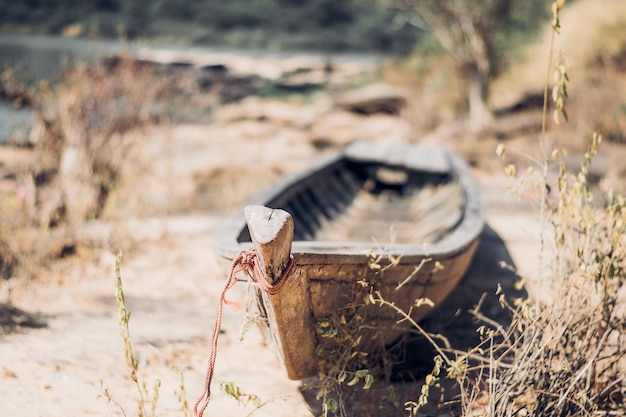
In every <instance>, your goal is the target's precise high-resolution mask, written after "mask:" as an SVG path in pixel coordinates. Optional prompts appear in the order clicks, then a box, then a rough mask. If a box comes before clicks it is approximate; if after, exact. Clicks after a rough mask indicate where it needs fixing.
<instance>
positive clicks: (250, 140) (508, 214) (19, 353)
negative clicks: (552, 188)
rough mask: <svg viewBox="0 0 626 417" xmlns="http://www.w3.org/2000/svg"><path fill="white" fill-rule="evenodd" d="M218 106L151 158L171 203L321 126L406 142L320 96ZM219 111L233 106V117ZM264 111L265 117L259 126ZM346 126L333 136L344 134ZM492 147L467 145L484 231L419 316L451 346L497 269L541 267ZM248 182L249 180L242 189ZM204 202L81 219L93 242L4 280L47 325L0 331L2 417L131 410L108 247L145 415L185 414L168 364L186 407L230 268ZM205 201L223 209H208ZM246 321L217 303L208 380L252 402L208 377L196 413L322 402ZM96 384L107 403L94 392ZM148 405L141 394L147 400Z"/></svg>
mask: <svg viewBox="0 0 626 417" xmlns="http://www.w3.org/2000/svg"><path fill="white" fill-rule="evenodd" d="M320 109H321V110H320ZM222 111H223V113H222V116H223V117H222V118H221V119H220V120H221V121H220V122H219V123H215V124H213V125H208V126H196V125H187V126H177V127H173V128H172V129H171V130H168V132H167V134H168V135H169V137H170V140H169V142H168V147H167V151H166V152H165V153H163V154H161V158H160V162H161V163H165V165H167V166H168V167H169V168H168V171H167V173H166V174H167V177H168V181H167V182H166V183H165V185H163V188H162V189H161V190H160V191H161V192H162V193H167V194H169V195H171V196H172V197H171V198H172V199H173V198H184V196H186V195H188V194H189V193H191V192H193V189H194V184H195V183H194V181H197V178H198V176H202V175H203V173H204V174H206V173H207V172H214V171H211V170H215V169H218V168H221V169H223V170H226V169H231V170H234V171H235V172H236V173H238V176H239V177H245V176H248V177H250V178H254V181H252V183H253V187H256V186H259V187H260V186H261V185H267V184H269V183H272V182H273V181H274V180H275V179H276V177H277V176H279V175H281V174H284V173H289V172H293V171H295V170H297V169H301V168H303V167H305V166H306V165H308V164H309V163H310V162H311V161H312V160H314V159H316V158H317V157H319V156H320V155H319V154H320V151H318V150H315V148H314V147H313V146H311V140H312V139H314V138H316V137H325V136H328V135H329V134H328V131H331V132H333V131H334V132H336V131H341V129H343V131H345V132H349V134H350V135H361V137H366V138H369V139H373V140H403V139H404V138H406V136H407V135H408V133H409V130H410V129H409V127H408V125H407V123H406V121H404V120H403V119H401V118H398V117H391V116H374V117H371V118H361V119H358V120H356V122H357V123H354V122H355V120H354V119H350V118H351V117H356V116H346V117H344V118H343V119H341V118H338V117H337V116H336V113H334V112H332V111H329V107H328V106H326V105H322V106H321V107H319V106H318V107H315V108H309V107H306V106H304V107H302V108H298V107H295V106H294V105H292V104H290V103H285V102H282V103H274V104H272V105H269V104H267V103H260V102H259V101H255V100H254V99H251V100H247V101H244V102H243V103H240V104H238V105H237V107H236V108H232V107H231V108H224V109H223V110H222ZM229 111H230V112H233V113H232V114H231V115H230V116H228V112H229ZM259 113H265V114H266V117H259ZM267 114H269V116H267ZM241 115H246V116H245V117H243V118H242V117H241ZM268 119H269V120H272V121H273V123H267V120H268ZM350 126H352V127H353V128H354V129H352V130H351V129H349V127H350ZM324 129H326V131H324ZM312 132H313V133H312ZM355 132H356V133H355ZM346 134H348V133H344V137H343V139H342V141H341V142H348V141H350V140H351V139H352V137H347V138H346V137H345V135H346ZM390 138H392V139H390ZM492 145H493V143H491V142H485V143H478V144H475V146H474V148H473V149H472V150H471V152H467V149H465V153H464V156H466V157H468V158H470V159H472V160H473V161H474V162H476V161H479V162H480V163H479V164H477V166H478V167H477V168H476V170H475V174H476V177H477V179H478V181H479V184H480V186H481V191H482V193H483V198H484V201H485V207H486V214H487V223H488V227H487V228H486V229H485V232H484V233H483V239H482V243H481V245H480V248H479V250H478V253H477V255H476V258H475V260H474V262H473V264H472V267H471V268H470V271H469V272H468V274H467V276H466V277H465V278H464V280H463V282H462V283H461V285H460V286H459V287H458V288H457V290H456V291H455V292H454V293H453V294H452V295H451V297H450V299H449V300H448V301H447V302H446V303H445V305H442V306H440V308H439V310H438V311H436V312H435V313H434V314H432V315H431V317H430V318H429V319H428V320H427V322H426V326H427V327H429V326H430V328H433V329H437V330H441V329H442V328H443V327H445V329H444V330H443V331H445V332H448V333H447V334H448V335H449V336H450V337H451V338H452V339H455V340H456V341H457V343H460V344H461V345H462V344H463V343H466V344H468V345H469V344H470V343H471V342H472V340H473V339H472V338H473V337H475V332H474V327H473V326H474V324H472V322H471V319H469V318H468V317H467V315H465V316H463V315H461V316H460V318H459V317H457V318H454V319H453V316H455V313H456V312H457V310H458V309H460V310H462V311H463V312H464V311H466V310H467V309H469V308H471V307H473V305H474V304H475V303H476V302H477V301H478V299H479V298H480V296H481V295H482V294H483V293H484V292H486V293H488V294H490V297H489V298H488V300H487V301H486V303H485V309H486V313H487V314H490V315H495V316H498V314H501V312H500V310H499V307H498V306H497V302H495V295H494V293H495V290H496V288H497V285H498V284H501V285H502V286H503V287H504V288H505V290H510V291H513V290H512V288H513V282H514V281H515V279H516V277H515V276H514V275H513V274H511V273H510V272H507V271H506V270H504V269H502V268H501V266H500V262H501V261H504V262H507V263H508V264H513V265H515V266H516V267H517V268H518V269H519V270H520V271H521V272H522V273H525V274H532V273H533V272H536V269H537V268H538V262H537V259H538V256H537V254H538V250H539V245H538V235H539V234H538V224H537V221H536V216H535V215H534V213H533V212H532V210H531V209H530V207H529V206H528V205H526V204H525V203H518V202H517V201H515V199H513V198H512V197H511V196H509V194H508V193H507V192H506V190H505V189H506V186H507V184H508V179H507V178H506V177H505V176H504V175H503V174H502V173H501V169H500V165H499V162H497V160H496V159H495V155H494V152H493V149H494V147H493V146H492ZM494 161H495V162H494ZM250 191H254V190H245V192H250ZM203 198H204V199H205V200H207V201H204V203H203V204H204V205H202V204H200V205H199V206H200V209H197V210H191V211H186V212H184V213H182V214H181V213H180V212H178V214H174V215H168V216H166V215H159V216H154V217H147V218H146V217H143V216H138V217H136V218H132V217H130V218H126V220H124V221H116V222H108V223H107V222H100V223H91V224H87V225H86V226H85V233H86V234H87V235H91V236H98V238H97V239H96V238H93V237H92V239H93V241H94V242H96V241H97V242H100V243H97V242H96V243H94V244H93V247H92V248H90V249H87V250H85V251H83V252H80V253H79V256H72V257H68V258H65V259H61V260H59V261H57V262H55V263H53V264H52V265H51V266H50V267H49V268H48V269H47V270H46V271H45V272H44V273H42V274H41V276H40V277H38V278H37V279H35V280H33V281H23V280H17V281H16V280H13V281H10V282H2V283H0V285H1V286H2V287H1V290H2V292H1V295H2V297H3V298H2V299H0V302H4V303H5V305H7V304H8V303H10V304H11V305H12V306H15V307H17V308H19V309H22V310H24V311H25V312H27V313H29V314H33V315H34V316H32V317H33V319H35V320H38V321H39V322H42V323H45V324H46V326H45V327H41V328H28V327H23V328H20V329H18V330H17V331H15V332H13V333H10V334H4V335H1V336H0V415H3V416H23V417H30V416H33V417H34V416H46V417H55V416H59V417H67V416H78V415H81V416H89V415H94V416H121V415H125V416H132V415H136V410H137V398H138V396H137V391H136V388H135V386H134V385H133V384H132V382H131V381H130V379H129V377H128V371H127V367H126V364H125V358H124V345H123V342H122V339H121V337H120V330H119V327H118V317H117V310H116V306H115V286H114V282H115V273H114V267H115V253H116V252H117V250H119V249H120V248H122V249H123V250H124V256H123V261H122V277H123V280H124V289H125V293H126V298H127V304H128V307H129V309H130V311H131V312H132V316H131V322H130V330H131V337H132V343H133V348H134V349H135V354H136V356H137V357H138V360H139V369H140V371H139V376H140V379H141V381H143V382H145V383H146V384H147V386H148V390H149V391H150V392H151V391H152V388H151V387H152V386H153V385H154V383H155V381H157V380H160V381H161V387H160V389H159V393H160V398H159V399H158V401H157V402H156V404H155V407H156V412H155V415H159V416H181V415H183V413H182V411H181V407H182V405H181V402H180V401H179V399H178V396H179V394H181V389H180V381H179V379H178V376H177V374H176V373H175V372H174V371H173V370H172V366H176V367H178V368H179V369H182V370H183V371H184V378H185V383H184V388H185V390H186V392H185V393H182V394H183V396H184V397H185V398H186V400H187V401H188V402H189V404H190V405H192V404H193V402H194V401H195V399H196V398H197V396H198V395H199V394H200V393H201V390H202V385H203V378H204V372H205V364H206V361H207V357H208V353H209V346H208V342H209V335H210V331H211V326H212V323H213V320H214V317H215V311H216V306H217V304H216V303H217V299H218V294H219V293H220V291H221V289H222V287H223V284H224V281H225V278H226V271H227V267H228V265H227V263H226V262H225V261H223V260H222V259H220V258H219V257H218V256H217V255H216V254H215V253H214V251H213V249H212V237H213V234H214V233H215V230H216V228H217V227H218V226H219V224H220V222H221V221H222V219H223V218H224V215H225V214H226V212H227V211H228V210H226V209H225V208H224V206H227V204H226V202H225V201H221V203H223V204H222V205H221V206H220V204H217V203H216V201H214V199H222V200H224V199H226V198H227V196H225V194H224V193H222V194H219V195H214V196H211V195H209V196H204V197H203ZM200 201H202V199H200ZM209 206H214V207H215V206H217V207H221V208H220V209H219V210H218V209H215V210H213V209H209V208H206V207H209ZM202 207H204V208H202ZM102 242H104V243H102ZM243 287H244V286H243V285H241V288H236V289H234V290H233V292H232V294H231V298H237V297H243V291H244V288H243ZM25 314H26V313H25ZM29 317H31V316H29ZM242 320H243V312H242V311H240V310H237V309H234V308H230V307H226V308H225V310H224V317H223V324H222V329H223V332H222V334H221V335H220V340H219V351H218V357H217V365H216V369H215V381H218V380H226V381H233V382H235V383H236V384H237V385H238V386H239V387H240V388H241V389H242V391H244V392H247V393H253V394H256V395H258V396H259V398H260V399H261V401H262V406H261V407H260V408H258V409H256V408H255V407H253V406H252V405H247V406H241V405H238V404H237V402H236V401H235V400H234V399H232V398H231V397H228V396H227V395H225V394H224V393H222V392H221V391H220V390H219V389H218V388H217V386H216V385H214V388H213V398H212V401H211V403H210V405H209V407H208V409H207V413H206V414H205V415H209V416H225V415H228V416H234V417H236V416H255V417H261V416H273V417H280V416H289V417H298V416H311V415H313V414H314V413H319V404H316V403H315V402H314V401H311V400H310V398H308V397H306V399H305V396H303V395H302V393H301V390H300V389H301V382H300V381H290V380H289V379H287V378H286V376H285V373H284V372H283V371H282V369H281V368H280V365H279V362H278V361H277V359H276V357H275V355H274V352H273V350H272V347H271V346H270V345H268V344H266V343H265V340H264V339H263V337H262V336H261V334H260V332H259V331H258V329H257V328H256V327H253V328H252V329H251V330H250V331H249V332H247V333H246V335H245V338H244V339H243V340H240V329H241V325H242ZM442 323H445V326H443V325H442ZM442 326H443V327H442ZM415 354H416V355H419V354H420V353H419V352H417V351H416V352H415ZM431 357H432V356H431ZM105 389H106V390H108V391H109V392H110V393H111V396H112V398H113V400H114V402H110V401H107V399H106V398H105V397H104V395H103V394H104V390H105ZM149 396H151V394H150V395H149ZM307 399H308V401H307ZM407 399H416V398H407ZM151 406H152V403H151V402H148V403H147V408H148V409H150V407H151ZM311 410H313V411H311Z"/></svg>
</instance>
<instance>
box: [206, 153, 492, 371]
mask: <svg viewBox="0 0 626 417" xmlns="http://www.w3.org/2000/svg"><path fill="white" fill-rule="evenodd" d="M483 226H484V216H483V207H482V202H481V198H480V193H479V189H478V186H477V184H476V182H475V180H474V178H473V176H472V173H471V171H470V169H469V167H468V166H467V165H466V163H465V162H464V161H463V160H462V159H461V158H459V157H458V156H456V155H454V154H452V153H450V152H449V151H447V150H446V149H444V148H443V147H425V146H417V145H399V144H394V145H381V144H372V143H368V142H357V143H355V144H353V145H351V146H349V147H347V148H346V149H345V150H343V151H341V152H339V153H338V154H336V155H333V156H331V157H329V158H327V159H325V160H323V161H321V162H320V163H319V164H318V165H316V166H314V167H312V168H310V169H309V170H307V171H305V172H302V173H300V174H298V175H295V176H292V177H289V178H286V179H285V180H284V181H282V182H280V183H279V184H277V185H275V186H274V187H272V188H271V189H269V190H267V191H266V192H264V193H262V194H261V195H259V196H258V197H256V198H255V199H254V200H253V201H252V202H251V205H249V206H247V207H245V209H242V210H240V211H239V212H237V213H236V215H234V216H233V217H232V218H230V219H228V220H227V221H226V222H225V224H224V226H223V227H222V228H221V230H219V231H218V233H217V234H216V239H215V247H216V249H217V251H218V252H219V253H220V254H221V255H223V256H225V257H226V258H228V259H231V260H232V259H233V258H235V256H237V254H238V253H240V251H242V250H243V249H250V248H255V249H256V254H257V258H258V259H259V261H260V263H261V265H262V268H263V270H264V271H265V274H266V276H267V279H268V281H269V282H270V283H274V282H276V281H277V280H279V279H281V277H282V274H283V272H284V271H285V269H286V268H287V265H288V263H289V256H290V253H291V254H292V255H293V259H294V260H295V269H294V270H293V272H292V273H291V275H290V276H289V277H287V278H283V279H285V280H286V282H285V283H284V287H283V288H282V290H281V291H280V292H279V293H278V294H275V295H269V294H267V293H264V292H262V291H259V301H260V302H259V306H260V310H261V311H262V312H263V314H264V315H265V316H266V317H267V322H268V325H269V328H270V330H271V331H270V334H271V335H272V337H273V339H274V342H275V344H276V346H277V351H278V353H279V356H280V359H281V361H282V363H283V365H284V367H285V369H286V371H287V374H288V376H289V377H290V378H292V379H305V378H308V377H312V376H317V375H318V373H319V372H320V371H324V370H323V369H322V367H325V366H328V363H326V360H327V359H328V358H324V357H323V355H325V354H328V352H329V351H330V350H332V348H330V347H329V345H328V344H329V342H331V341H332V340H331V339H332V338H333V335H334V334H333V331H336V328H335V327H336V326H341V325H348V326H350V325H351V324H354V323H356V322H357V321H358V323H360V325H359V326H360V328H362V329H365V332H364V333H363V332H362V333H360V335H361V336H363V335H365V337H362V338H361V340H360V341H359V342H358V346H356V348H355V349H358V351H359V352H365V353H368V354H372V353H375V352H377V351H380V350H381V349H384V347H385V346H387V345H389V344H390V343H392V342H394V341H395V340H396V339H398V338H399V337H400V336H401V335H402V334H403V333H405V332H406V331H407V326H409V323H408V322H407V321H406V320H404V321H402V320H400V318H401V317H400V316H399V315H398V313H397V312H396V311H394V309H392V308H384V306H380V305H373V304H372V303H371V302H368V300H371V297H370V295H372V294H374V295H376V296H377V297H381V298H383V299H385V300H387V301H389V302H391V303H393V304H394V305H395V306H397V307H398V308H401V309H402V310H403V311H407V312H410V315H411V318H413V319H414V320H419V319H421V318H423V317H424V316H425V315H426V314H427V313H428V312H429V311H430V310H431V309H432V308H433V306H436V305H437V304H439V303H440V302H441V301H442V300H444V299H445V298H446V297H447V295H448V294H449V293H450V292H451V291H452V290H453V289H454V287H455V286H456V285H457V283H458V282H459V281H460V279H461V277H462V276H463V275H464V273H465V271H466V270H467V268H468V267H469V264H470V262H471V260H472V258H473V255H474V252H475V250H476V247H477V245H478V238H479V235H480V233H481V230H482V229H483ZM416 300H420V302H417V303H416ZM353 327H354V326H353ZM325 331H327V332H326V333H325ZM338 340H339V339H338ZM342 343H345V340H343V342H342ZM355 345H356V342H355ZM352 347H353V348H354V346H352ZM346 348H350V347H349V346H348V347H346Z"/></svg>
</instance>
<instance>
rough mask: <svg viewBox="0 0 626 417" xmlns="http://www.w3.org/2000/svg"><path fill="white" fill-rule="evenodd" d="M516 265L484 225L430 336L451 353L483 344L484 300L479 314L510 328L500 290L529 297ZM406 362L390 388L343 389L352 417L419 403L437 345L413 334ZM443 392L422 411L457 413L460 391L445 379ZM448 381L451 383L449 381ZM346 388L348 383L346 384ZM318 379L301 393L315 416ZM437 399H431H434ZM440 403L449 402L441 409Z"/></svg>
mask: <svg viewBox="0 0 626 417" xmlns="http://www.w3.org/2000/svg"><path fill="white" fill-rule="evenodd" d="M514 270H515V265H514V264H513V260H512V258H511V255H510V254H509V251H508V249H507V247H506V245H505V243H504V241H503V240H502V238H501V237H500V236H499V235H498V234H497V233H496V232H495V231H494V230H493V229H492V228H491V227H489V225H487V226H485V228H484V230H483V232H482V234H481V240H480V244H479V246H478V249H477V251H476V255H475V257H474V260H473V262H472V264H471V266H470V268H469V270H468V272H467V273H466V275H465V276H464V277H463V279H462V281H461V282H460V283H459V285H458V286H457V288H456V289H455V290H454V291H453V292H452V293H451V294H450V295H449V297H448V298H447V299H446V300H445V301H444V302H443V303H442V304H441V305H439V306H438V307H437V308H436V309H435V310H434V311H433V312H432V313H430V315H429V316H428V317H426V318H425V319H424V320H423V321H422V322H421V323H420V325H421V326H422V327H423V328H424V329H425V330H426V331H428V332H429V333H433V334H441V335H443V336H444V337H445V338H446V339H447V340H448V341H449V343H450V345H451V347H452V349H454V350H459V351H468V350H469V349H471V348H472V347H475V346H476V345H477V344H478V343H479V342H480V335H479V334H478V332H477V331H476V329H477V328H478V327H479V326H480V325H481V324H483V323H479V321H478V319H477V318H476V317H475V315H474V314H472V312H471V310H473V309H474V308H475V307H476V306H477V304H478V303H479V302H481V300H482V302H481V308H480V312H481V313H482V314H483V315H484V316H486V317H488V318H489V319H491V320H494V321H495V322H497V323H499V324H501V325H505V326H506V325H507V324H508V323H509V322H510V315H509V313H508V312H507V311H506V310H504V309H503V308H502V307H501V306H500V302H499V297H500V296H499V295H497V294H496V292H497V291H498V287H500V288H501V289H502V291H503V293H504V294H505V295H506V296H507V297H508V298H509V299H511V298H513V297H517V298H519V297H522V298H523V297H526V294H525V293H524V292H522V291H519V290H516V289H515V283H516V281H517V280H518V276H517V275H516V274H515V272H514ZM403 343H404V344H403V349H402V353H401V356H402V358H401V359H400V360H399V361H398V362H399V363H398V364H397V365H396V366H395V367H394V368H393V369H392V373H391V375H390V377H389V378H390V379H391V381H392V382H391V384H389V383H387V384H385V383H383V382H378V383H375V384H374V385H373V386H372V388H371V389H369V390H367V391H365V390H363V389H362V384H357V385H355V386H354V387H348V386H345V387H344V386H342V397H341V400H342V401H343V403H344V404H345V407H346V410H348V415H355V416H406V415H408V412H407V411H405V407H404V403H405V402H406V401H417V399H418V398H419V395H420V389H421V385H422V383H421V381H422V380H423V378H424V376H425V375H426V374H428V373H429V372H430V371H431V370H432V368H433V358H434V357H435V356H436V352H435V350H434V348H433V347H432V345H431V344H430V343H429V342H428V341H427V340H425V339H424V338H423V337H421V336H409V337H407V340H405V341H403ZM441 382H442V385H443V389H444V391H443V394H442V393H440V392H438V393H437V394H436V395H435V397H436V398H433V399H432V400H431V401H430V402H432V403H437V405H430V404H429V405H428V406H426V407H424V408H422V409H420V414H422V413H425V414H424V415H442V414H443V415H458V414H460V405H459V404H458V401H455V399H458V394H459V391H458V387H455V386H454V385H455V384H454V383H453V382H452V381H446V380H445V376H444V377H443V378H442V381H441ZM448 382H449V383H448ZM343 385H346V384H343ZM390 387H392V388H390ZM318 391H319V380H317V379H313V380H308V381H304V382H303V384H302V387H301V392H302V395H303V397H304V398H305V400H306V401H307V403H308V404H309V406H310V408H311V411H312V412H313V414H314V415H320V414H321V413H322V404H321V401H320V400H317V399H316V394H317V392H318ZM431 398H432V397H431ZM441 404H444V406H443V407H442V406H441Z"/></svg>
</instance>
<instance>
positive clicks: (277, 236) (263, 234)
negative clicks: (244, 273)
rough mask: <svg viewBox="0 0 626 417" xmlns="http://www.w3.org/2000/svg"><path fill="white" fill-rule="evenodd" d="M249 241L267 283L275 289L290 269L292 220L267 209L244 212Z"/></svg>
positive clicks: (284, 214)
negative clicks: (254, 250) (275, 285)
mask: <svg viewBox="0 0 626 417" xmlns="http://www.w3.org/2000/svg"><path fill="white" fill-rule="evenodd" d="M244 213H245V215H246V222H247V223H248V230H249V231H250V237H251V238H252V242H253V243H254V247H255V249H256V252H257V262H259V263H260V265H261V267H262V268H263V270H264V271H265V276H266V279H267V281H268V282H269V283H270V284H272V285H274V284H275V283H276V282H277V281H278V280H279V279H280V278H281V277H282V276H283V273H284V272H285V270H286V269H287V267H288V266H289V262H290V256H291V243H292V242H293V229H294V226H293V219H292V218H291V214H289V213H287V212H286V211H284V210H279V209H271V208H269V207H265V206H256V205H251V206H246V207H245V208H244Z"/></svg>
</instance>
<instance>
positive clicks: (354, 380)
mask: <svg viewBox="0 0 626 417" xmlns="http://www.w3.org/2000/svg"><path fill="white" fill-rule="evenodd" d="M357 382H359V377H358V376H355V377H354V378H352V379H351V380H350V382H348V386H349V387H351V386H353V385H355V384H356V383H357Z"/></svg>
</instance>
